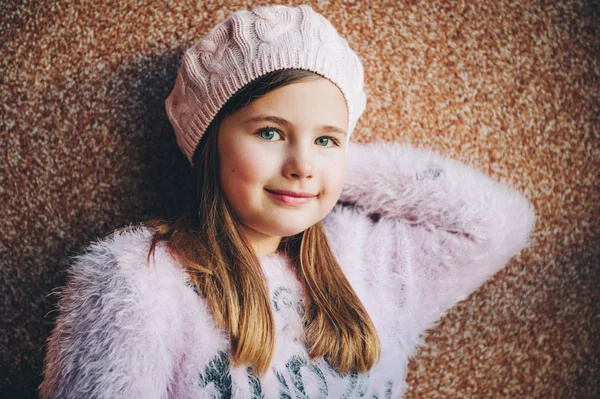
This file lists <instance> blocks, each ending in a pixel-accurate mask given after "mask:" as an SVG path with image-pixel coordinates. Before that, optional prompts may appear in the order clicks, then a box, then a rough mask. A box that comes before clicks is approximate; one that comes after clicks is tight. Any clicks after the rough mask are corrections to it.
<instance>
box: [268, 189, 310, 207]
mask: <svg viewBox="0 0 600 399" xmlns="http://www.w3.org/2000/svg"><path fill="white" fill-rule="evenodd" d="M265 191H266V192H267V194H268V195H269V196H270V197H271V198H274V199H276V200H277V201H280V202H283V203H284V204H286V205H294V206H296V205H303V204H306V203H307V202H310V201H312V200H313V199H314V198H315V197H316V195H315V194H309V193H298V192H293V191H279V190H268V189H266V188H265Z"/></svg>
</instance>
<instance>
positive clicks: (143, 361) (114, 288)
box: [38, 234, 173, 399]
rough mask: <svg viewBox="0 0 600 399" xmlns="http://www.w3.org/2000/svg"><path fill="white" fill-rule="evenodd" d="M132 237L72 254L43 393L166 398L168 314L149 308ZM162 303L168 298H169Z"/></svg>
mask: <svg viewBox="0 0 600 399" xmlns="http://www.w3.org/2000/svg"><path fill="white" fill-rule="evenodd" d="M127 237H128V235H127V234H124V235H117V236H116V237H113V238H111V239H108V240H106V241H101V242H97V243H94V244H92V245H90V246H89V247H88V248H87V250H86V252H85V253H84V254H83V255H79V256H76V257H74V262H72V264H71V267H70V268H69V269H68V282H67V285H66V286H65V287H64V288H62V290H61V292H59V293H60V300H59V303H58V312H59V314H58V317H57V319H56V322H55V327H54V329H53V331H52V333H51V335H50V337H49V338H48V340H47V348H46V356H45V361H44V380H43V382H42V384H41V385H40V386H39V388H38V390H39V393H40V397H41V398H43V399H46V398H133V397H136V398H142V397H143V398H162V397H166V396H167V389H168V382H169V376H170V375H171V370H172V367H173V365H172V361H171V354H170V353H169V352H170V351H171V349H170V347H169V344H168V343H169V341H172V339H171V338H170V337H169V332H168V330H167V329H168V326H169V320H168V314H167V313H165V314H163V315H161V317H160V319H159V317H157V316H158V313H157V312H154V311H153V309H152V306H153V303H152V301H157V300H158V298H159V297H160V289H158V290H156V291H155V295H154V298H156V299H152V298H153V297H152V296H150V295H148V294H147V292H149V291H151V290H152V289H151V286H152V283H151V280H149V279H147V278H145V277H144V276H145V275H147V274H149V273H151V271H150V269H147V270H148V271H147V270H146V265H144V264H140V262H139V259H141V258H140V257H137V258H136V257H133V256H131V255H132V253H133V252H135V251H133V250H132V248H134V247H135V245H132V244H131V242H129V241H128V238H127ZM165 302H168V301H166V298H165ZM163 307H164V306H163Z"/></svg>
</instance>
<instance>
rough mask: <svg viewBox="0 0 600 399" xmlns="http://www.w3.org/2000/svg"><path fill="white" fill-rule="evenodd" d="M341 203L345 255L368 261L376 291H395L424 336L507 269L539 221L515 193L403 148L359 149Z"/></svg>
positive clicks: (337, 234) (340, 240) (334, 216)
mask: <svg viewBox="0 0 600 399" xmlns="http://www.w3.org/2000/svg"><path fill="white" fill-rule="evenodd" d="M339 205H341V207H340V206H339ZM339 205H338V206H336V209H334V211H333V212H332V213H331V216H329V218H328V220H327V226H328V231H329V233H330V234H329V238H330V239H331V241H332V242H333V246H334V248H336V250H337V253H339V254H340V257H342V258H346V259H347V260H346V262H347V263H348V264H349V265H351V264H353V262H357V259H360V262H361V264H360V265H357V266H356V267H359V268H360V269H361V270H362V271H361V273H366V275H369V273H371V274H373V275H369V276H368V277H367V280H370V281H374V282H377V283H373V284H377V285H380V286H381V287H384V286H388V285H390V284H391V285H392V286H391V287H390V288H389V290H388V292H389V294H390V295H391V296H394V301H396V302H402V303H403V304H404V305H405V306H406V308H405V311H406V312H410V314H412V315H413V316H412V317H413V319H412V320H411V323H412V324H413V325H415V326H417V327H418V328H419V330H423V329H425V328H429V327H431V326H432V323H434V322H435V321H436V320H437V319H438V318H439V317H440V316H441V314H442V313H443V312H444V311H446V310H447V309H448V308H450V307H451V306H452V305H453V304H454V303H456V302H458V301H460V300H462V299H465V298H466V297H467V296H468V295H469V294H470V293H472V292H473V291H474V290H475V289H477V288H478V287H479V286H480V285H481V284H483V282H485V280H486V279H488V278H489V277H491V276H492V275H493V274H495V273H496V272H498V271H499V270H500V269H501V268H503V267H504V266H506V264H507V263H508V261H509V259H510V258H511V257H512V256H514V255H516V254H517V253H519V252H520V251H521V250H522V249H523V248H524V247H526V246H527V245H528V241H529V237H530V234H531V232H532V230H533V227H534V224H535V216H534V209H533V206H532V205H531V203H530V202H529V201H528V200H527V199H526V198H525V197H524V196H523V195H521V194H520V193H519V192H518V191H516V190H514V189H513V188H511V187H509V186H507V185H505V184H501V183H498V182H496V181H494V180H492V179H491V178H490V177H488V176H486V175H484V174H483V173H481V172H479V171H478V170H476V169H474V168H472V167H470V166H468V165H464V164H462V163H460V162H458V161H455V160H452V159H449V158H444V157H442V156H440V155H437V154H436V153H434V152H431V151H423V150H417V149H413V148H411V147H409V146H407V145H400V144H396V143H374V144H366V145H363V144H358V143H353V144H352V145H351V146H350V148H349V152H348V161H347V169H346V180H345V183H344V188H343V190H342V195H341V197H340V201H339ZM350 258H352V259H350ZM371 271H372V272H371ZM402 295H404V296H405V297H403V298H400V296H402Z"/></svg>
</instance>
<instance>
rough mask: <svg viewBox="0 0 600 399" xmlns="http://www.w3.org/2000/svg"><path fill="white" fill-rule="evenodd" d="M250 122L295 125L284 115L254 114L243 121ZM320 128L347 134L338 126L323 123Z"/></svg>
mask: <svg viewBox="0 0 600 399" xmlns="http://www.w3.org/2000/svg"><path fill="white" fill-rule="evenodd" d="M250 122H273V123H277V124H279V125H282V126H285V127H287V128H289V127H290V126H292V125H293V124H292V122H290V121H288V120H287V119H284V118H282V117H279V116H275V115H266V114H261V115H257V116H253V117H252V118H248V119H246V120H245V121H244V122H243V123H244V124H247V123H250ZM319 128H320V129H321V130H323V131H325V132H329V133H338V134H342V135H346V134H347V133H346V131H345V130H344V129H342V128H339V127H337V126H332V125H321V126H320V127H319Z"/></svg>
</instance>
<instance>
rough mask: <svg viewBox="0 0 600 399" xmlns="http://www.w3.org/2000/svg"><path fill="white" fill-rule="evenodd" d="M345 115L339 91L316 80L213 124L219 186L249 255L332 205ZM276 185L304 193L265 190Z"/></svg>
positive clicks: (263, 251) (267, 249)
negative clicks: (248, 243) (245, 239)
mask: <svg viewBox="0 0 600 399" xmlns="http://www.w3.org/2000/svg"><path fill="white" fill-rule="evenodd" d="M265 118H271V119H270V120H267V119H265ZM347 119H348V114H347V110H346V103H345V100H344V97H343V95H342V93H341V91H340V90H339V89H338V88H337V86H335V85H334V84H333V83H331V82H330V81H329V80H327V79H325V78H322V79H319V80H316V81H309V82H300V83H293V84H290V85H287V86H284V87H280V88H278V89H276V90H273V91H271V92H269V93H268V94H266V95H264V96H263V97H261V98H259V99H257V100H254V101H253V102H252V103H250V104H248V105H246V106H245V107H244V108H242V109H240V110H238V111H237V112H235V113H233V114H231V115H229V116H228V117H227V118H225V119H224V120H223V122H222V123H221V126H220V128H219V133H218V148H219V157H220V179H221V186H222V188H223V191H224V193H225V196H226V198H227V200H228V202H229V203H230V204H231V206H232V207H233V209H234V211H235V213H236V215H237V217H238V218H239V220H240V221H241V223H242V224H243V226H244V229H245V233H246V235H247V236H248V238H249V239H250V241H251V242H252V244H253V246H254V249H255V251H256V253H257V256H263V255H267V254H271V253H273V252H275V251H276V249H277V246H278V245H279V241H280V240H281V237H287V236H292V235H294V234H298V233H300V232H302V231H304V230H305V229H306V228H308V227H310V226H312V225H314V224H315V223H317V222H318V221H320V220H321V219H323V218H324V217H325V215H327V213H329V211H331V209H332V208H333V207H334V205H335V204H336V201H337V200H338V198H339V196H340V194H341V190H342V186H343V183H344V173H345V166H346V148H345V147H346V137H347V136H346V132H347V130H348V123H347ZM280 190H284V191H292V192H296V193H304V194H309V195H311V197H310V198H304V199H302V200H300V199H299V198H294V197H290V196H284V195H277V194H274V193H273V192H274V191H280Z"/></svg>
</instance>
